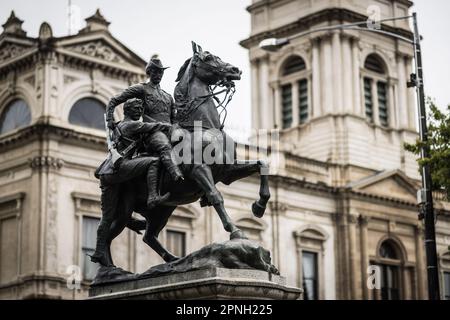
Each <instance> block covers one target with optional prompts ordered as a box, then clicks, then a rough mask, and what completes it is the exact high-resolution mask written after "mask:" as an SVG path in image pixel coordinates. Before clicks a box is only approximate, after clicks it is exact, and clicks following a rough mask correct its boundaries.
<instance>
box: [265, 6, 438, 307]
mask: <svg viewBox="0 0 450 320" xmlns="http://www.w3.org/2000/svg"><path fill="white" fill-rule="evenodd" d="M408 19H412V20H413V26H414V32H413V34H414V39H413V40H411V39H409V38H406V37H402V36H400V35H398V34H396V33H393V32H388V31H384V30H381V29H379V28H378V29H377V28H374V27H373V22H377V23H382V22H387V21H395V20H408ZM363 25H366V26H367V28H363V27H361V26H363ZM336 29H340V30H343V29H351V30H358V31H366V32H376V33H381V34H384V35H388V36H391V37H394V38H396V39H399V40H402V41H405V42H408V43H410V44H411V45H413V47H414V60H415V70H416V72H415V73H413V74H411V78H410V81H409V82H408V83H407V86H408V87H415V88H416V92H417V104H418V113H419V133H420V139H421V141H422V142H423V143H422V149H421V158H422V159H424V158H428V157H429V153H430V150H429V147H428V146H427V144H426V142H427V141H428V129H427V119H426V110H425V90H424V82H423V66H422V51H421V44H420V41H421V37H420V34H419V28H418V23H417V14H416V13H413V15H412V16H404V17H396V18H388V19H382V20H379V21H372V20H370V19H369V20H367V21H361V22H356V23H348V24H339V25H334V26H329V27H323V28H316V29H311V30H308V31H305V32H302V33H298V34H295V35H293V36H290V37H286V38H269V39H265V40H263V41H261V42H260V44H259V47H260V48H261V49H263V50H266V51H269V52H276V51H278V50H279V49H281V48H282V47H284V46H286V45H288V44H289V43H290V41H291V40H293V39H295V38H299V37H303V36H306V35H309V34H311V33H315V32H321V31H329V30H336ZM431 186H432V181H431V172H430V167H429V165H428V164H427V163H425V164H424V166H423V168H422V189H420V190H419V192H418V197H417V198H418V203H419V205H420V214H419V219H424V220H425V251H426V259H427V276H428V297H429V299H430V300H440V289H439V274H438V267H437V251H436V234H435V226H434V223H435V215H434V209H433V196H432V189H431Z"/></svg>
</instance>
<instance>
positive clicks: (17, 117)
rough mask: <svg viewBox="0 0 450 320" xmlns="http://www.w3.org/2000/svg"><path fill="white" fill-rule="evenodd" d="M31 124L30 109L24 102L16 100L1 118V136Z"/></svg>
mask: <svg viewBox="0 0 450 320" xmlns="http://www.w3.org/2000/svg"><path fill="white" fill-rule="evenodd" d="M30 122H31V113H30V108H28V105H27V104H26V102H25V101H23V100H15V101H13V102H12V103H11V104H10V105H9V106H7V107H6V108H5V110H4V111H3V113H2V115H1V117H0V134H3V133H6V132H9V131H12V130H15V129H18V128H21V127H25V126H27V125H29V124H30Z"/></svg>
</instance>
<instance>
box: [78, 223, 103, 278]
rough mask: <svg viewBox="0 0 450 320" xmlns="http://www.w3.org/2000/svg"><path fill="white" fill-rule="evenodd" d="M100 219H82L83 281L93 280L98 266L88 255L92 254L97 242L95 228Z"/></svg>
mask: <svg viewBox="0 0 450 320" xmlns="http://www.w3.org/2000/svg"><path fill="white" fill-rule="evenodd" d="M99 221H100V219H98V218H91V217H83V222H82V224H83V232H82V233H83V234H82V245H81V252H82V257H81V261H82V266H83V279H84V280H93V279H94V277H95V275H96V273H97V269H98V268H99V265H98V264H97V263H93V262H92V261H91V259H90V258H89V256H88V255H92V254H94V251H95V243H96V240H97V227H98V224H99Z"/></svg>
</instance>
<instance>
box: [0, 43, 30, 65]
mask: <svg viewBox="0 0 450 320" xmlns="http://www.w3.org/2000/svg"><path fill="white" fill-rule="evenodd" d="M25 50H26V47H24V46H20V45H17V44H14V43H7V44H5V45H4V46H3V47H2V48H0V63H1V62H3V61H6V60H9V59H12V58H15V57H17V56H19V55H21V54H22V53H23V52H24V51H25Z"/></svg>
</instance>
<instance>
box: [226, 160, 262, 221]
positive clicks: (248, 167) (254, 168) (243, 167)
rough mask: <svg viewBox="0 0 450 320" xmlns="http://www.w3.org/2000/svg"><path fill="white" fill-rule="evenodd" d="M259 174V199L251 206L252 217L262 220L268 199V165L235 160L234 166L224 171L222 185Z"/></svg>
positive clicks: (260, 162) (258, 161)
mask: <svg viewBox="0 0 450 320" xmlns="http://www.w3.org/2000/svg"><path fill="white" fill-rule="evenodd" d="M257 172H259V174H260V185H259V199H258V200H256V201H255V202H254V203H253V204H252V212H253V215H254V216H256V217H258V218H262V216H263V215H264V212H265V211H266V208H267V203H268V202H269V199H270V189H269V165H268V163H267V162H266V161H264V160H237V161H235V163H234V164H231V165H228V166H227V168H226V169H225V171H224V174H223V176H224V179H222V180H221V181H222V182H223V183H224V184H227V185H228V184H231V183H232V182H234V181H237V180H240V179H243V178H246V177H248V176H251V175H253V174H255V173H257Z"/></svg>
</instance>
